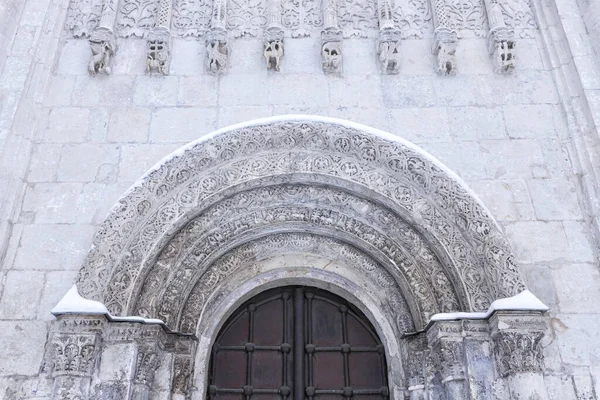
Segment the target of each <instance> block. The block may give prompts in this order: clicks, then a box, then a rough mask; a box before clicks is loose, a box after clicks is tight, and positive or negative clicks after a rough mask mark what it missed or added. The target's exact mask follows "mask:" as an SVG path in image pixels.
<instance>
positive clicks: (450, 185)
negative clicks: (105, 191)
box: [78, 116, 524, 327]
mask: <svg viewBox="0 0 600 400" xmlns="http://www.w3.org/2000/svg"><path fill="white" fill-rule="evenodd" d="M285 188H295V189H294V190H308V191H309V192H310V194H311V195H313V194H314V195H315V196H316V197H315V198H317V199H318V201H315V202H313V203H310V199H304V200H303V199H302V196H299V197H298V198H296V199H287V200H286V201H285V202H282V203H281V204H280V206H281V207H280V209H277V207H270V206H269V205H268V196H267V197H266V199H267V202H266V203H264V204H260V203H257V204H256V205H257V207H256V210H253V211H252V212H250V211H248V210H246V209H243V208H239V207H238V208H235V209H234V208H227V207H226V206H225V205H226V204H228V203H227V202H228V201H229V202H231V199H237V200H236V201H242V200H243V199H244V198H246V200H248V197H249V196H251V195H252V194H253V193H254V194H256V193H261V191H263V192H264V191H268V190H273V191H278V190H279V191H285ZM236 196H237V197H236ZM336 196H338V197H339V196H342V197H343V196H345V197H343V198H341V199H339V201H337V203H336ZM258 197H260V196H257V198H258ZM264 199H265V196H263V200H262V201H263V202H265V200H264ZM248 201H249V200H248ZM284 203H285V204H284ZM361 207H362V208H361ZM226 210H234V211H232V214H231V216H227V218H221V219H219V218H220V217H219V214H220V215H221V216H222V215H223V213H224V212H225V211H226ZM370 213H373V215H371V214H370ZM207 215H208V216H210V218H209V219H208V220H207V219H206V218H205V217H206V216H207ZM378 215H379V216H380V215H387V216H388V217H386V218H388V220H387V224H386V223H385V221H386V220H385V218H384V219H383V222H382V221H376V218H375V217H374V216H378ZM203 218H204V219H203ZM260 218H263V220H260ZM211 221H212V222H211ZM216 221H219V225H218V226H213V225H215V224H216ZM251 222H252V223H254V222H257V223H256V224H254V225H252V223H251ZM390 222H393V223H392V224H391V223H390ZM211 223H212V224H213V225H210V224H211ZM286 224H287V225H286ZM398 224H403V226H405V227H406V228H407V234H406V236H410V237H413V239H414V241H413V244H412V245H410V240H408V239H402V240H404V243H402V240H401V239H399V237H400V236H398V238H394V233H393V230H394V228H395V227H396V226H397V225H398ZM269 227H272V230H275V231H278V232H321V233H323V232H326V233H325V235H326V236H327V235H329V236H331V237H333V238H343V241H344V242H346V243H350V244H351V245H352V246H354V247H355V248H358V249H359V250H360V251H361V252H364V253H366V254H368V256H369V257H371V258H373V259H375V260H377V261H378V262H380V263H381V262H382V261H385V263H383V264H384V266H386V267H387V269H388V272H391V271H389V270H390V269H392V268H395V269H396V270H397V271H402V273H404V274H405V275H406V271H407V270H411V271H413V272H414V274H415V276H417V275H423V271H427V269H428V268H433V267H432V266H434V267H435V265H439V266H441V267H440V268H441V270H442V272H440V273H439V274H438V275H437V277H439V279H438V278H437V277H434V279H433V280H432V281H430V282H429V283H428V284H427V288H428V289H423V288H425V286H423V288H421V287H420V286H419V285H420V284H418V283H414V282H423V281H426V279H423V278H421V279H420V280H418V279H417V280H414V281H413V282H409V285H408V286H409V288H406V285H405V289H411V290H412V292H409V291H408V290H405V291H404V293H402V295H403V296H405V297H406V296H415V295H414V293H418V292H419V291H423V293H425V291H427V290H429V291H430V292H431V293H434V297H435V298H436V301H437V304H436V308H434V309H431V310H429V311H428V312H425V313H423V312H422V311H421V313H422V315H420V316H414V315H413V319H414V320H415V321H416V324H417V327H423V326H424V323H425V321H426V319H427V318H428V317H429V316H431V314H432V313H435V312H442V311H467V312H472V311H484V310H485V309H487V307H488V306H489V305H490V303H491V302H492V301H494V300H495V299H498V298H502V297H509V296H513V295H515V294H517V293H519V292H520V291H522V290H523V289H524V285H523V281H522V279H521V276H520V274H519V271H518V267H517V266H516V265H515V261H514V256H513V255H512V252H511V249H510V246H509V244H508V241H507V240H506V238H505V237H504V235H503V234H502V232H501V230H500V228H499V226H498V225H497V223H496V222H495V221H494V220H493V218H492V217H491V216H490V214H489V212H488V211H487V210H486V209H485V207H484V206H483V205H482V204H481V202H480V201H479V200H478V199H477V197H476V196H475V195H473V194H472V193H471V192H470V191H469V189H468V188H467V187H466V186H465V185H464V183H462V181H461V180H460V179H459V178H457V177H456V176H455V175H454V174H453V173H451V172H450V171H448V170H447V169H446V168H445V167H444V166H443V165H441V164H440V163H439V162H438V161H436V160H435V159H433V158H432V157H431V156H429V155H428V154H426V153H425V152H423V151H422V150H420V149H419V148H417V147H415V146H413V145H412V144H410V143H408V142H406V141H403V140H401V139H399V138H397V137H395V136H392V135H390V134H386V133H384V132H380V131H377V130H374V129H370V128H368V127H364V126H360V125H355V124H350V123H347V122H344V121H340V120H333V119H326V118H315V117H297V116H291V117H282V118H278V119H266V120H257V121H254V122H251V123H248V124H242V125H237V126H234V127H230V128H226V129H223V130H221V131H218V132H215V133H214V134H212V135H209V136H207V137H205V138H202V139H201V140H199V141H196V142H194V143H191V144H190V145H188V146H186V147H184V148H183V149H181V150H180V151H178V152H176V153H174V154H173V155H171V156H169V157H168V158H167V159H165V160H164V161H163V162H162V163H160V164H159V165H157V166H156V167H155V168H154V169H153V170H152V171H150V172H149V173H148V174H146V175H145V176H144V177H143V178H142V179H141V180H140V181H138V182H137V183H136V184H135V185H134V186H133V187H132V188H131V189H130V190H129V191H128V192H127V193H126V194H125V195H124V196H123V197H122V198H121V199H120V200H119V201H118V203H117V205H116V206H115V207H114V208H113V209H112V210H111V212H110V213H109V215H108V217H107V218H106V220H105V221H104V223H103V224H102V226H101V228H100V230H99V232H98V233H97V235H96V237H95V239H94V245H93V247H92V249H91V251H90V253H89V254H88V256H87V258H86V260H85V262H84V265H83V267H82V269H81V271H80V274H79V279H78V287H79V290H80V292H81V294H82V295H83V296H84V297H86V298H90V299H93V300H98V301H101V302H103V303H104V304H106V306H107V307H108V309H109V311H110V312H111V313H112V314H113V315H122V316H125V315H131V314H134V313H136V311H137V310H136V304H137V302H138V299H139V298H140V296H143V293H144V292H145V293H147V292H148V291H147V290H145V289H143V288H144V285H146V284H148V283H151V280H149V279H150V278H152V277H153V275H152V274H151V271H152V269H154V268H162V269H166V270H167V272H168V273H167V275H166V276H165V278H167V279H166V280H159V281H160V282H161V284H162V285H163V286H161V287H160V288H159V290H158V292H164V291H165V290H166V289H167V285H168V284H169V283H172V282H175V281H176V278H177V276H176V275H177V273H180V274H183V276H184V277H185V278H189V276H188V275H189V273H190V272H191V271H193V270H194V269H199V270H200V273H197V274H195V275H193V280H192V282H193V283H194V284H195V282H196V281H198V280H199V279H201V278H202V276H203V274H202V271H204V270H205V269H206V268H208V267H209V266H210V264H211V263H212V262H214V261H215V260H217V259H218V258H219V257H221V256H223V255H224V254H219V253H218V252H215V253H214V254H212V252H211V254H208V253H207V254H205V253H206V251H208V250H206V249H202V248H197V247H193V246H192V247H191V248H194V249H195V250H191V251H192V252H193V251H197V254H196V256H197V257H196V258H194V257H191V258H188V259H186V258H185V257H183V258H178V254H174V252H175V251H177V252H181V251H183V250H181V249H178V250H176V249H177V243H179V242H178V241H182V242H183V243H185V241H186V239H185V238H186V237H187V238H188V239H190V238H192V239H193V238H194V237H196V238H199V237H202V235H203V234H206V235H205V236H204V239H202V240H201V241H200V244H202V243H209V244H210V243H213V244H214V245H215V246H216V247H219V248H221V247H222V248H231V249H233V248H237V247H239V246H243V245H244V244H245V243H248V242H251V241H253V240H255V239H257V238H259V237H262V236H265V235H268V234H269V233H268V231H269V229H270V228H269ZM219 228H223V229H222V230H221V231H220V232H219V231H218V229H219ZM261 229H263V230H262V231H261ZM186 235H187V236H186ZM191 243H193V242H191ZM415 243H419V245H415ZM403 249H404V253H407V254H405V255H404V254H403ZM406 249H408V250H406ZM188 250H189V249H188ZM202 251H204V252H205V253H202ZM421 253H422V255H424V256H425V257H421V258H420V259H419V254H421ZM182 254H183V253H182ZM382 254H383V255H382ZM207 255H208V256H211V257H212V258H211V257H205V256H207ZM202 257H204V258H206V259H210V260H211V261H209V262H208V264H201V263H199V262H198V260H201V259H202ZM424 259H430V260H433V261H431V263H430V265H429V266H428V265H427V264H426V263H425V262H424V261H423V260H424ZM173 260H176V261H175V264H173V263H172V262H173ZM404 264H406V265H404ZM409 264H410V268H409V267H407V265H409ZM179 267H183V268H180V269H178V268H179ZM403 268H404V270H403ZM196 272H198V271H196ZM186 274H188V275H186ZM397 276H398V274H397ZM154 278H155V280H156V277H154ZM180 278H181V277H180ZM180 280H181V279H180ZM184 280H185V279H184ZM396 280H397V284H398V285H399V287H402V282H401V279H400V278H397V279H396ZM182 281H183V280H182ZM444 281H448V284H444ZM444 285H446V286H444ZM440 287H446V288H447V289H444V290H446V291H448V290H449V291H450V292H451V293H450V294H448V293H446V294H447V296H446V297H445V298H444V297H443V296H442V295H441V294H440V291H439V290H440ZM433 288H435V289H437V290H438V292H437V293H435V290H434V289H433ZM179 289H181V288H178V287H177V285H175V286H174V287H173V288H171V289H169V290H175V291H177V290H179ZM186 290H187V292H186V293H185V296H182V297H181V300H180V301H179V302H178V303H177V304H176V313H179V312H180V311H181V310H182V307H183V306H184V304H185V302H186V301H187V297H186V296H188V294H189V288H188V289H186ZM417 297H418V296H417ZM452 297H454V298H455V299H456V301H455V302H454V303H452V304H454V305H453V306H452V308H454V307H456V309H444V308H442V307H440V305H439V301H440V300H442V303H443V304H448V301H446V299H451V298H452ZM420 300H421V299H412V298H411V301H414V302H415V303H418V302H419V301H420ZM413 308H414V307H413ZM155 313H156V311H153V312H151V313H149V314H148V315H144V316H145V317H158V315H156V314H155ZM169 322H171V321H169Z"/></svg>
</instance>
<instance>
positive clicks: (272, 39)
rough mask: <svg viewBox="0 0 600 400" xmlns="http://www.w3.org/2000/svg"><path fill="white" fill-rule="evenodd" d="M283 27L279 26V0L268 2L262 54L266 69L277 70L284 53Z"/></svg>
mask: <svg viewBox="0 0 600 400" xmlns="http://www.w3.org/2000/svg"><path fill="white" fill-rule="evenodd" d="M283 36H284V32H283V27H282V26H281V0H270V2H269V24H268V25H267V28H266V29H265V31H264V33H263V38H264V50H263V56H264V57H265V60H266V61H267V70H273V71H277V72H279V68H280V65H281V58H282V57H283V54H284V44H283Z"/></svg>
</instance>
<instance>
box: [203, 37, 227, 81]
mask: <svg viewBox="0 0 600 400" xmlns="http://www.w3.org/2000/svg"><path fill="white" fill-rule="evenodd" d="M228 58H229V46H228V45H227V31H226V30H224V29H212V30H211V31H210V32H208V33H207V35H206V68H207V70H208V72H210V73H212V74H222V73H224V72H225V71H226V70H227V65H228Z"/></svg>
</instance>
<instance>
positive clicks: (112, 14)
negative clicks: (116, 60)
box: [88, 0, 119, 75]
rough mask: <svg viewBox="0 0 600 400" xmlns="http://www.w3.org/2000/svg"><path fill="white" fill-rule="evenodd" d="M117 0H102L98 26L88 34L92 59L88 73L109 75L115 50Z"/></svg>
mask: <svg viewBox="0 0 600 400" xmlns="http://www.w3.org/2000/svg"><path fill="white" fill-rule="evenodd" d="M118 3H119V2H118V0H104V3H103V4H102V16H101V17H100V23H99V24H98V27H97V28H96V29H95V30H94V32H92V34H91V36H90V47H91V49H92V59H91V60H90V63H89V65H88V72H89V74H90V75H110V73H111V68H110V64H111V61H112V59H113V57H114V54H115V52H116V51H117V46H116V42H115V34H114V26H115V20H116V19H117V6H118Z"/></svg>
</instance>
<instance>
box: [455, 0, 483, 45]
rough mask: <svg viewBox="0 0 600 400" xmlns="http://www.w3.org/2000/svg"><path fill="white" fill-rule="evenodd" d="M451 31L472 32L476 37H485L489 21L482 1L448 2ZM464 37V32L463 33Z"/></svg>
mask: <svg viewBox="0 0 600 400" xmlns="http://www.w3.org/2000/svg"><path fill="white" fill-rule="evenodd" d="M445 6H446V12H447V13H448V17H449V23H448V27H449V28H450V29H453V30H456V31H457V32H459V36H460V33H461V31H465V30H470V31H473V33H474V34H475V35H476V36H480V37H484V36H485V35H486V33H487V22H486V21H487V19H486V16H485V10H484V9H483V3H482V0H446V2H445ZM463 35H464V32H463Z"/></svg>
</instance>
